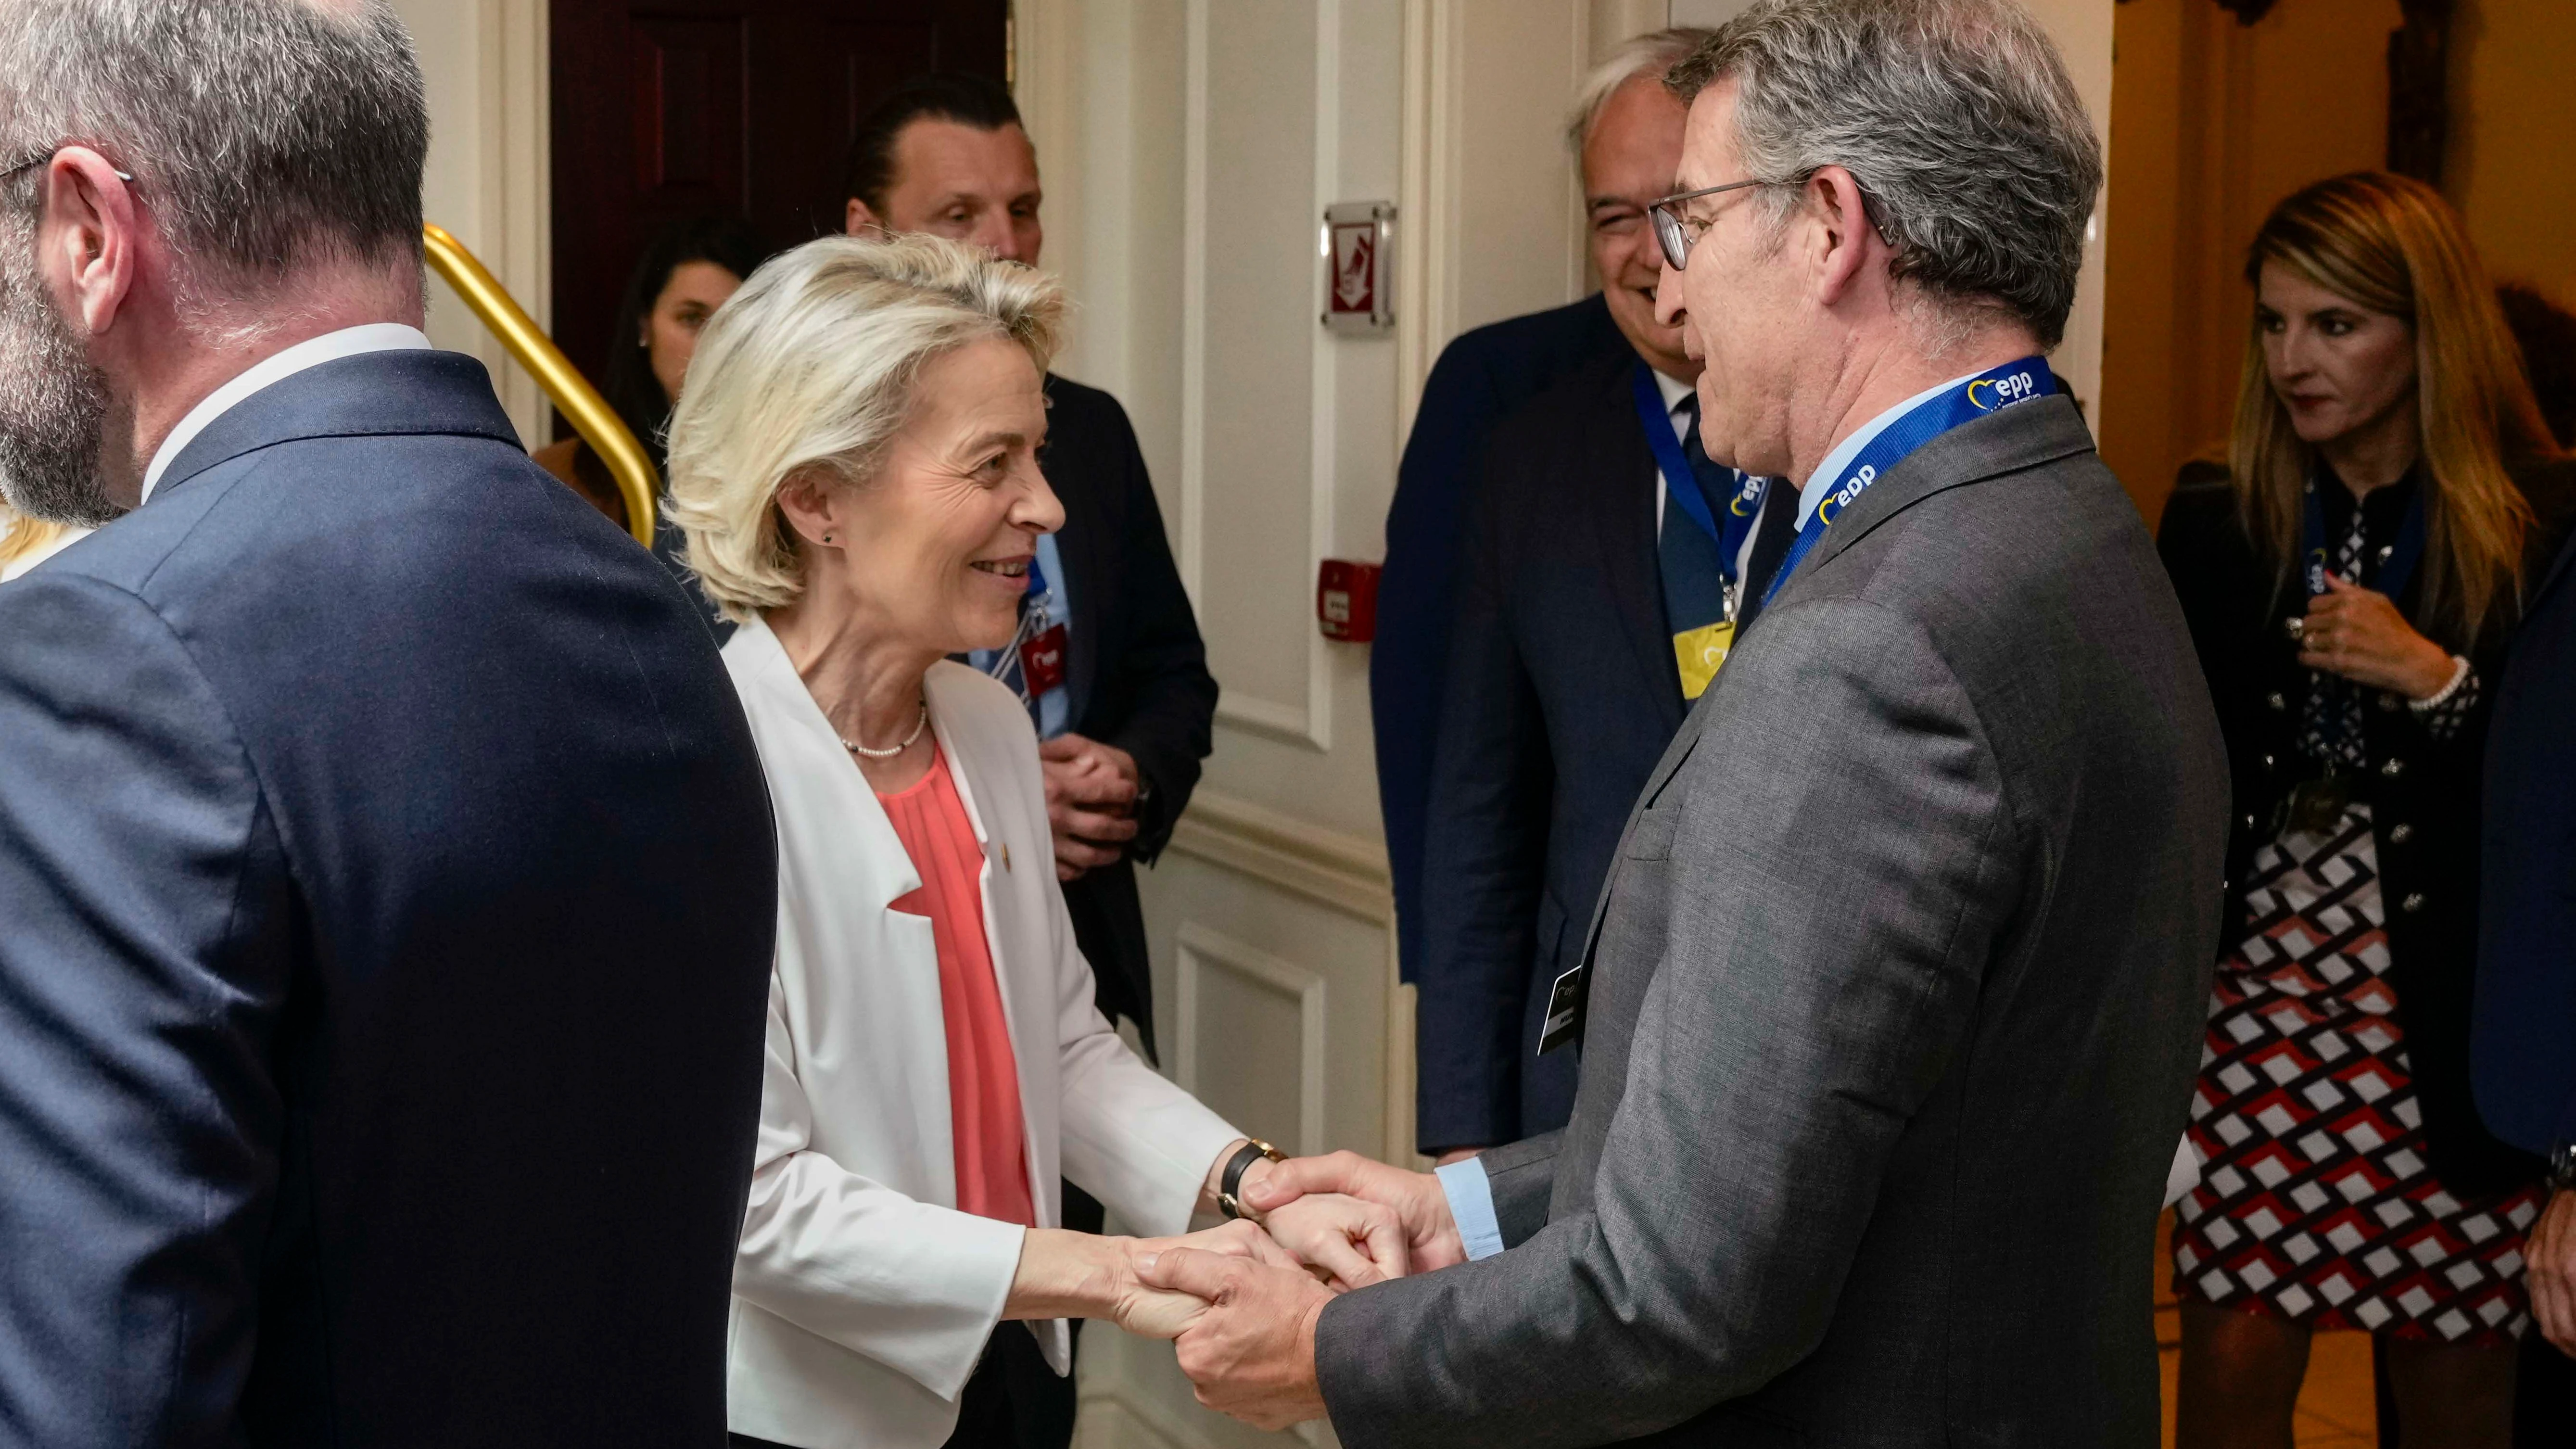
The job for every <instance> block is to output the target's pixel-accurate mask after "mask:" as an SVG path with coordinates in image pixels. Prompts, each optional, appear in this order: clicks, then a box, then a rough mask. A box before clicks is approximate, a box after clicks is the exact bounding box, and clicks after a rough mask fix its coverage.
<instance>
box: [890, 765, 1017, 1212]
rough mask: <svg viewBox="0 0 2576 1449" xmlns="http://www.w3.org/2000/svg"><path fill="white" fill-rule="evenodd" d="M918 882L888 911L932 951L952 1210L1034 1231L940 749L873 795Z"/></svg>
mask: <svg viewBox="0 0 2576 1449" xmlns="http://www.w3.org/2000/svg"><path fill="white" fill-rule="evenodd" d="M877 800H878V802H879V803H880V804H882V805H884V806H885V812H886V818H887V819H888V820H889V821H892V822H893V824H894V833H895V835H896V836H897V837H899V838H900V839H901V840H902V841H903V848H904V853H905V854H907V855H909V856H911V857H912V868H913V869H914V871H916V872H917V873H919V875H920V876H921V889H919V890H917V891H914V892H912V893H911V894H909V895H906V896H904V897H902V898H901V899H899V900H897V901H896V902H895V903H894V909H896V910H898V911H904V912H907V913H909V914H912V915H916V916H927V917H929V918H930V930H931V938H932V940H933V941H935V942H936V943H937V945H938V948H939V999H940V1003H941V1006H942V1008H943V1015H944V1016H945V1017H946V1021H947V1027H948V1111H949V1118H950V1135H951V1136H952V1138H953V1139H954V1141H955V1143H956V1149H957V1208H958V1210H959V1211H960V1212H969V1213H973V1214H975V1215H976V1216H977V1217H984V1218H998V1219H1000V1220H1002V1221H1003V1222H1009V1223H1019V1224H1021V1225H1022V1226H1024V1227H1036V1226H1037V1221H1038V1219H1037V1210H1036V1207H1035V1205H1034V1203H1033V1202H1032V1200H1031V1198H1030V1196H1029V1164H1028V1129H1027V1127H1026V1125H1025V1124H1024V1123H1023V1122H1022V1121H1021V1119H1020V1070H1019V1064H1018V1062H1017V1060H1016V1059H1015V1058H1013V1056H1012V1055H1011V1026H1010V1021H1009V1019H1008V1018H1007V1017H1005V1016H1004V1015H1003V1013H1002V987H1001V983H1000V982H999V981H998V980H996V979H995V978H994V975H993V952H992V947H991V946H990V944H989V942H988V940H987V938H986V936H985V934H984V895H983V877H984V848H983V845H982V843H981V842H979V841H977V840H976V839H975V826H974V823H973V822H972V821H970V820H969V819H967V816H966V802H965V801H964V800H962V799H960V798H958V795H957V782H956V781H955V780H954V779H952V778H950V776H949V773H948V757H947V755H946V753H945V752H936V753H934V754H933V755H932V756H931V760H930V773H928V774H926V775H924V776H922V777H921V779H920V780H919V781H918V782H917V783H915V784H913V785H910V786H908V787H906V788H905V789H903V790H901V791H899V792H897V793H895V794H892V795H884V794H880V795H879V796H877Z"/></svg>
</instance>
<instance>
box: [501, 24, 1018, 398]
mask: <svg viewBox="0 0 2576 1449" xmlns="http://www.w3.org/2000/svg"><path fill="white" fill-rule="evenodd" d="M1008 11H1009V4H1008V0H554V4H553V13H552V21H551V27H552V34H551V46H552V49H551V60H550V66H551V72H552V77H551V78H552V82H553V100H552V107H553V139H554V148H553V151H554V154H553V168H554V333H555V338H556V340H557V342H558V343H559V344H560V345H561V346H562V347H563V349H564V351H565V352H566V353H567V354H569V355H570V356H571V357H572V360H573V361H574V362H575V363H576V364H578V365H579V366H580V367H581V369H582V370H583V371H584V372H586V373H588V374H589V375H590V376H591V377H592V378H594V379H596V378H598V377H599V376H600V375H601V369H602V368H603V367H604V366H605V364H606V362H607V357H608V346H609V337H608V330H609V328H610V326H611V325H612V324H613V323H614V321H615V319H616V311H617V302H618V298H619V296H620V295H621V293H622V292H623V291H624V289H625V286H626V279H627V274H628V272H629V270H630V269H631V268H632V267H633V266H634V264H635V260H636V258H637V257H638V256H639V255H641V254H642V252H643V250H644V247H645V246H646V245H647V244H648V243H649V242H650V241H651V240H652V238H653V236H654V234H655V233H656V232H658V231H660V230H661V228H662V227H663V226H665V225H666V224H668V223H670V222H672V221H675V220H679V219H682V218H685V217H691V216H698V215H704V214H709V213H715V214H726V213H731V214H736V215H741V216H745V217H748V218H749V219H750V220H751V222H752V225H753V226H754V227H756V228H757V229H758V230H759V231H760V233H761V234H762V235H763V236H764V237H765V238H766V239H767V240H768V241H769V242H770V243H771V244H772V245H776V246H786V245H791V244H793V243H796V242H800V241H804V240H806V239H807V238H809V237H813V236H817V235H820V234H822V233H824V232H833V231H839V230H840V229H841V214H842V203H843V201H844V200H845V198H844V197H843V196H842V195H841V170H842V162H843V159H844V154H845V152H846V151H847V148H848V146H849V140H850V133H851V131H852V130H853V129H855V127H856V126H857V123H858V120H859V118H860V117H861V116H862V115H865V114H866V113H867V111H868V108H869V107H871V106H873V105H875V104H876V103H877V101H879V100H880V99H882V98H883V97H884V96H885V95H886V93H887V92H889V91H891V90H893V89H894V88H895V87H896V86H898V85H900V84H902V83H903V82H904V81H907V80H910V79H912V78H914V77H916V76H919V75H922V74H924V73H926V72H929V71H932V70H962V71H972V72H976V73H978V74H983V75H989V76H991V77H993V78H994V79H996V80H1000V79H1002V78H1003V76H1004V73H1005V46H1006V43H1007V31H1008V19H1007V17H1008Z"/></svg>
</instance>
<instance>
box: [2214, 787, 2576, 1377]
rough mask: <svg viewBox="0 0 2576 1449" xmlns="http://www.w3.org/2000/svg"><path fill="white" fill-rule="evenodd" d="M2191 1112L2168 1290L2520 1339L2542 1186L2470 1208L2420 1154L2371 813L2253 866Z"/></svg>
mask: <svg viewBox="0 0 2576 1449" xmlns="http://www.w3.org/2000/svg"><path fill="white" fill-rule="evenodd" d="M2246 906H2247V911H2248V915H2249V918H2250V919H2249V926H2248V930H2247V932H2246V935H2245V939H2244V940H2243V941H2241V942H2239V943H2238V945H2237V947H2236V949H2235V950H2233V951H2231V952H2229V953H2228V954H2227V956H2226V958H2225V959H2223V960H2221V961H2220V962H2219V963H2218V973H2217V977H2216V980H2215V983H2214V985H2213V987H2212V990H2211V992H2210V1002H2209V1034H2208V1036H2207V1038H2206V1039H2205V1040H2204V1042H2203V1045H2202V1047H2201V1065H2200V1081H2199V1083H2198V1084H2197V1086H2196V1088H2195V1090H2194V1092H2193V1094H2192V1103H2191V1144H2192V1147H2193V1150H2194V1151H2196V1152H2197V1153H2198V1154H2199V1156H2200V1162H2201V1181H2200V1186H2199V1187H2197V1188H2195V1189H2193V1191H2192V1192H2191V1193H2190V1194H2189V1195H2188V1196H2186V1197H2185V1198H2184V1199H2183V1200H2182V1202H2181V1203H2179V1204H2178V1205H2177V1212H2176V1216H2177V1222H2176V1224H2175V1229H2174V1236H2173V1253H2174V1286H2175V1288H2176V1290H2177V1291H2178V1292H2180V1293H2182V1294H2185V1295H2188V1296H2191V1297H2195V1298H2199V1299H2201V1300H2202V1301H2204V1302H2208V1303H2217V1304H2226V1305H2229V1306H2232V1307H2239V1308H2242V1309H2244V1310H2245V1311H2247V1312H2255V1313H2269V1314H2273V1315H2275V1316H2277V1317H2282V1318H2289V1319H2294V1320H2297V1321H2299V1322H2301V1323H2305V1324H2307V1325H2308V1326H2309V1327H2311V1328H2319V1329H2330V1328H2358V1329H2365V1330H2368V1331H2370V1332H2374V1333H2387V1334H2390V1335H2393V1336H2395V1337H2399V1338H2416V1339H2426V1340H2431V1341H2435V1342H2443V1343H2456V1344H2465V1345H2479V1346H2493V1345H2499V1344H2504V1343H2509V1342H2511V1341H2513V1340H2515V1339H2517V1338H2519V1337H2521V1335H2522V1331H2523V1327H2524V1325H2525V1324H2526V1323H2528V1322H2529V1320H2530V1313H2529V1311H2528V1307H2527V1304H2526V1301H2525V1299H2524V1296H2523V1284H2522V1244H2523V1235H2524V1233H2525V1232H2526V1231H2527V1230H2528V1229H2529V1228H2530V1226H2531V1222H2532V1219H2533V1218H2535V1217H2536V1216H2538V1214H2539V1211H2540V1194H2539V1190H2538V1189H2537V1188H2532V1189H2525V1190H2523V1191H2520V1192H2516V1193H2513V1194H2510V1195H2507V1196H2505V1197H2502V1198H2496V1199H2489V1200H2485V1201H2479V1202H2463V1201H2461V1200H2460V1199H2458V1198H2456V1197H2454V1196H2453V1195H2452V1194H2450V1193H2449V1192H2447V1191H2445V1190H2444V1189H2443V1187H2442V1184H2441V1182H2440V1181H2439V1180H2438V1179H2436V1178H2435V1177H2434V1175H2433V1169H2432V1164H2431V1163H2430V1162H2429V1161H2428V1160H2427V1159H2426V1157H2425V1152H2424V1129H2423V1112H2422V1109H2421V1107H2420V1106H2419V1105H2418V1103H2417V1101H2416V1098H2415V1086H2414V1078H2413V1075H2412V1073H2411V1072H2410V1071H2409V1070H2408V1068H2407V1065H2406V1045H2405V1030H2404V1028H2403V1026H2402V1025H2401V1018H2400V1016H2399V1014H2398V1010H2397V996H2396V992H2395V991H2394V990H2393V989H2392V988H2391V986H2390V984H2389V981H2388V978H2387V975H2386V973H2387V970H2388V937H2387V933H2386V931H2385V930H2384V929H2383V925H2384V922H2385V920H2386V917H2385V916H2384V914H2383V913H2382V908H2381V903H2380V884H2379V863H2378V856H2377V852H2376V848H2375V847H2374V845H2373V843H2372V838H2371V832H2370V807H2368V806H2367V805H2358V804H2357V805H2354V806H2351V807H2350V808H2349V809H2348V810H2347V811H2346V813H2345V815H2344V817H2343V819H2342V821H2341V822H2340V823H2339V824H2338V825H2337V827H2336V828H2335V829H2334V830H2333V831H2331V832H2327V833H2322V834H2320V833H2310V832H2296V831H2293V832H2285V833H2283V834H2282V835H2281V836H2280V837H2279V838H2278V839H2276V840H2274V841H2272V842H2270V843H2268V844H2266V845H2264V846H2263V847H2262V848H2261V849H2260V850H2259V851H2257V852H2256V854H2255V858H2254V866H2253V880H2252V883H2251V884H2250V886H2249V887H2248V889H2247V891H2246Z"/></svg>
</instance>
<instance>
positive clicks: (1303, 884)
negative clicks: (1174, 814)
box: [1171, 787, 1395, 927]
mask: <svg viewBox="0 0 2576 1449" xmlns="http://www.w3.org/2000/svg"><path fill="white" fill-rule="evenodd" d="M1171 848H1172V849H1173V850H1176V851H1179V852H1180V853H1182V854H1183V855H1188V856H1192V857H1195V858H1197V859H1199V860H1204V861H1207V862H1209V863H1211V864H1214V865H1220V866H1223V867H1225V868H1226V869H1228V870H1232V871H1234V872H1236V873H1238V874H1241V875H1246V876H1250V877H1251V878H1253V879H1254V880H1257V881H1260V882H1261V883H1263V884H1264V885H1268V886H1272V887H1275V888H1277V889H1279V890H1283V891H1286V892H1288V893H1289V894H1291V895H1295V896H1300V897H1303V898H1304V899H1306V900H1309V901H1313V902H1315V903H1316V904H1318V905H1323V906H1329V907H1331V908H1333V909H1334V910H1336V911H1339V912H1341V913H1342V914H1344V915H1346V916H1350V917H1353V918H1354V919H1357V920H1361V921H1365V922H1367V923H1369V924H1370V925H1374V926H1385V927H1392V926H1393V925H1394V924H1395V891H1394V887H1393V885H1392V884H1391V883H1390V882H1391V877H1390V876H1389V873H1388V868H1387V861H1386V845H1385V843H1384V842H1383V841H1379V840H1371V839H1367V838H1365V837H1361V836H1356V835H1345V834H1343V833H1341V832H1340V831H1336V830H1327V829H1324V828H1323V827H1322V826H1318V825H1311V824H1308V823H1307V822H1305V821H1303V820H1300V819H1297V818H1296V817H1294V816H1290V815H1283V814H1281V813H1280V812H1278V811H1276V810H1271V809H1268V808H1266V807H1264V806H1260V805H1255V804H1253V803H1252V802H1251V801H1249V800H1243V799H1239V798H1237V797H1235V796H1231V795H1227V794H1224V793H1223V792H1221V791H1217V790H1211V789H1207V788H1204V787H1202V788H1201V789H1200V790H1199V791H1198V792H1197V793H1196V794H1194V795H1192V796H1191V797H1190V807H1189V809H1188V811H1187V812H1185V813H1184V814H1183V815H1182V816H1181V818H1180V821H1179V823H1178V824H1176V825H1175V826H1174V827H1173V829H1172V844H1171Z"/></svg>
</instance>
